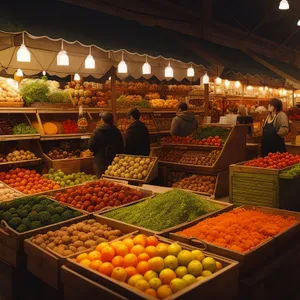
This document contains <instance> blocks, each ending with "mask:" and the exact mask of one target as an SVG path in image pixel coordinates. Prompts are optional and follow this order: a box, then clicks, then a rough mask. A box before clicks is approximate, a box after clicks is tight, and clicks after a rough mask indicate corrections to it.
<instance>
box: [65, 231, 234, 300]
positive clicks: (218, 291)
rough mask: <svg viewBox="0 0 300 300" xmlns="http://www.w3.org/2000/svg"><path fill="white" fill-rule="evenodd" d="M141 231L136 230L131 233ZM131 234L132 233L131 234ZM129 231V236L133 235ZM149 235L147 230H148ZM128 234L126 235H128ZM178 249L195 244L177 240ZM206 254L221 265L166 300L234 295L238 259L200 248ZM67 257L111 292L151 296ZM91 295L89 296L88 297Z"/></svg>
mask: <svg viewBox="0 0 300 300" xmlns="http://www.w3.org/2000/svg"><path fill="white" fill-rule="evenodd" d="M138 233H141V232H140V231H137V232H136V233H135V234H138ZM135 234H133V235H135ZM133 235H132V236H133ZM148 235H149V234H148ZM129 236H130V235H129ZM157 238H158V239H159V240H160V241H161V242H164V243H168V244H171V243H172V240H169V239H166V238H163V237H161V236H157ZM180 246H181V247H182V249H186V250H190V251H192V250H194V249H196V248H195V247H192V246H189V245H186V244H182V243H180ZM203 253H204V254H205V255H206V256H210V257H213V258H214V259H216V260H218V261H220V262H221V263H222V265H223V269H221V270H220V271H218V272H216V273H214V274H213V275H211V276H210V277H207V279H206V280H205V281H203V282H196V283H194V284H192V285H190V286H188V287H187V288H185V289H183V290H181V291H179V292H177V293H175V294H173V295H172V296H170V297H167V298H166V300H170V299H197V298H198V297H199V295H201V299H203V300H208V299H228V300H229V299H233V298H234V297H235V296H236V295H237V290H238V272H239V271H238V263H237V262H236V261H234V260H231V259H228V258H225V257H222V256H218V255H215V254H212V253H210V252H206V251H204V252H203ZM75 257H76V256H75V255H74V256H73V257H71V258H68V259H67V262H66V266H67V267H68V268H70V269H72V270H74V271H75V272H77V273H79V274H81V275H82V276H84V277H86V278H88V279H90V280H92V281H94V282H96V283H97V284H99V285H103V286H105V287H106V288H109V289H111V290H113V291H114V292H116V293H118V294H120V295H122V296H123V297H125V298H127V299H149V300H154V299H156V298H153V297H151V296H149V295H147V294H145V293H143V292H141V291H138V290H136V289H133V288H132V287H131V286H129V285H127V284H124V283H120V282H118V281H116V280H114V279H112V278H110V277H107V276H105V275H102V274H100V273H99V272H95V271H93V270H91V269H88V268H85V267H83V266H82V265H80V264H78V263H77V262H76V261H75V260H74V258H75ZM228 287H230V288H228ZM88 299H92V298H88Z"/></svg>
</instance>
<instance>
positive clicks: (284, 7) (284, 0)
mask: <svg viewBox="0 0 300 300" xmlns="http://www.w3.org/2000/svg"><path fill="white" fill-rule="evenodd" d="M289 8H290V5H289V3H288V1H287V0H281V1H280V3H279V9H280V10H287V9H289Z"/></svg>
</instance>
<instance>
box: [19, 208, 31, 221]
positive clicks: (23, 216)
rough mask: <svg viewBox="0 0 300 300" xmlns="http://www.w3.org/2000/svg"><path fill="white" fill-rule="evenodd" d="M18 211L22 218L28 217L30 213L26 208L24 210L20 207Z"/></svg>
mask: <svg viewBox="0 0 300 300" xmlns="http://www.w3.org/2000/svg"><path fill="white" fill-rule="evenodd" d="M17 213H18V216H19V217H20V218H21V219H23V218H26V217H27V216H28V214H29V212H28V211H27V210H25V209H24V208H23V209H22V210H20V209H18V210H17Z"/></svg>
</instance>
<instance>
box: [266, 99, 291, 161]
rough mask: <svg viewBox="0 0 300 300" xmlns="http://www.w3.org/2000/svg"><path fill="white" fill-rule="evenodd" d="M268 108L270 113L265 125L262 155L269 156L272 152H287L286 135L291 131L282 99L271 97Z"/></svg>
mask: <svg viewBox="0 0 300 300" xmlns="http://www.w3.org/2000/svg"><path fill="white" fill-rule="evenodd" d="M268 110H269V112H270V114H269V115H268V117H267V119H266V121H265V124H264V126H263V136H262V144H261V155H262V157H265V156H267V155H268V154H269V153H270V152H272V153H275V152H280V153H283V152H286V147H285V142H284V137H285V136H286V135H288V133H289V119H288V117H287V115H286V114H285V113H284V112H283V111H282V102H281V100H279V99H276V98H274V99H271V100H270V102H269V107H268Z"/></svg>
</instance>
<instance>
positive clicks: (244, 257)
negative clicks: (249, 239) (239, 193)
mask: <svg viewBox="0 0 300 300" xmlns="http://www.w3.org/2000/svg"><path fill="white" fill-rule="evenodd" d="M242 207H243V208H245V209H256V210H259V211H261V212H263V213H266V214H278V215H281V216H284V217H289V216H293V217H295V218H296V220H297V223H296V224H295V225H293V226H291V227H290V228H288V229H286V230H284V231H283V232H281V233H279V234H277V235H276V236H274V237H272V238H269V239H268V240H266V241H264V242H263V243H261V244H259V245H257V246H256V247H254V248H253V249H251V250H249V251H246V252H244V253H241V252H236V251H233V250H231V249H227V248H224V247H221V246H218V245H215V244H213V243H210V242H207V241H202V240H200V239H197V238H193V237H186V236H183V235H180V234H178V233H176V232H178V231H182V230H184V229H186V228H190V227H192V226H194V225H196V224H198V223H199V221H192V222H190V223H188V224H184V225H183V226H178V227H177V228H176V229H175V230H172V232H170V233H169V237H170V238H171V239H173V240H175V241H179V242H182V243H187V244H190V245H193V246H195V247H198V248H206V250H207V251H210V252H212V253H215V254H218V255H222V256H225V257H228V258H231V259H234V260H236V261H238V262H239V263H240V272H245V273H246V272H248V271H251V270H253V268H255V267H260V268H261V266H262V265H263V263H264V261H265V260H267V259H268V258H270V257H272V256H273V255H276V253H277V252H278V251H282V249H283V248H284V245H286V244H288V242H290V241H291V240H293V239H298V238H299V236H300V223H299V222H300V213H296V212H292V211H285V210H280V209H274V208H267V207H260V206H249V205H244V206H242ZM232 208H233V207H231V209H232ZM209 217H210V216H208V217H205V218H203V219H207V218H209ZM203 219H202V220H203Z"/></svg>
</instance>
